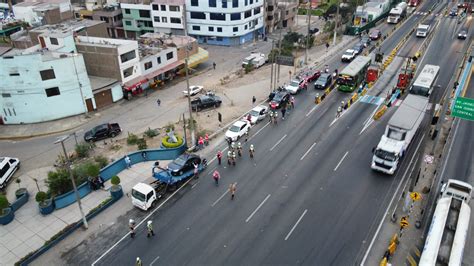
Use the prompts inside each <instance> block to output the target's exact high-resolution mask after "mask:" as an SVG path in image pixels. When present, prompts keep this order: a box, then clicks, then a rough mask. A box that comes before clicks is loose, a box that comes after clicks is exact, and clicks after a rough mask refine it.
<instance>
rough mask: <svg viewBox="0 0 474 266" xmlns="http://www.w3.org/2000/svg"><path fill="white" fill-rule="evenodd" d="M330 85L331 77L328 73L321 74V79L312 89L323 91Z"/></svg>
mask: <svg viewBox="0 0 474 266" xmlns="http://www.w3.org/2000/svg"><path fill="white" fill-rule="evenodd" d="M331 84H332V75H331V74H329V73H323V74H321V77H319V78H318V80H316V82H315V83H314V88H315V89H319V90H325V89H327V88H329V87H330V86H331Z"/></svg>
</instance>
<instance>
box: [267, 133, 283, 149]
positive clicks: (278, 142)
mask: <svg viewBox="0 0 474 266" xmlns="http://www.w3.org/2000/svg"><path fill="white" fill-rule="evenodd" d="M285 138H286V134H285V135H284V136H283V137H282V138H281V139H280V140H279V141H277V143H275V145H273V147H272V148H271V149H270V151H273V149H275V147H276V146H277V145H278V144H280V142H282V141H283V140H284V139H285Z"/></svg>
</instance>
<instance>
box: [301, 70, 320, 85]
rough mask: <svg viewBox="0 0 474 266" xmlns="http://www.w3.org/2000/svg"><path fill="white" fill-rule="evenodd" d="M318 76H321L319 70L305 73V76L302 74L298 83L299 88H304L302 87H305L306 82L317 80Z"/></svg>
mask: <svg viewBox="0 0 474 266" xmlns="http://www.w3.org/2000/svg"><path fill="white" fill-rule="evenodd" d="M319 76H321V71H319V70H317V71H316V72H314V73H313V74H311V73H306V76H304V77H303V78H302V79H303V82H301V84H300V88H302V89H304V88H307V87H308V84H309V83H311V82H313V81H315V80H317V79H318V78H319Z"/></svg>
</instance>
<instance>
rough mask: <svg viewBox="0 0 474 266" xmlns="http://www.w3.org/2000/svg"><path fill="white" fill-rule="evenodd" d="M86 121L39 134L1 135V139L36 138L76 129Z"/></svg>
mask: <svg viewBox="0 0 474 266" xmlns="http://www.w3.org/2000/svg"><path fill="white" fill-rule="evenodd" d="M86 123H87V121H86V122H84V123H81V124H79V125H75V126H73V127H70V128H67V129H62V130H58V131H49V132H45V133H39V134H31V135H24V136H0V140H24V139H30V138H36V137H44V136H49V135H54V134H59V133H63V132H66V131H69V130H72V129H76V128H78V127H80V126H83V125H84V124H86Z"/></svg>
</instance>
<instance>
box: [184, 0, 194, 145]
mask: <svg viewBox="0 0 474 266" xmlns="http://www.w3.org/2000/svg"><path fill="white" fill-rule="evenodd" d="M183 24H184V27H183V28H184V36H185V37H186V47H185V49H184V51H185V53H186V58H185V59H184V71H185V72H186V86H187V91H188V95H187V96H188V108H189V129H190V131H191V147H193V146H194V145H195V144H196V135H195V131H194V130H195V129H194V119H193V109H192V107H191V88H190V87H189V73H188V72H189V68H188V60H189V50H188V49H189V47H188V45H189V43H188V41H189V40H188V23H187V20H186V5H183ZM185 124H186V122H185Z"/></svg>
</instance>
